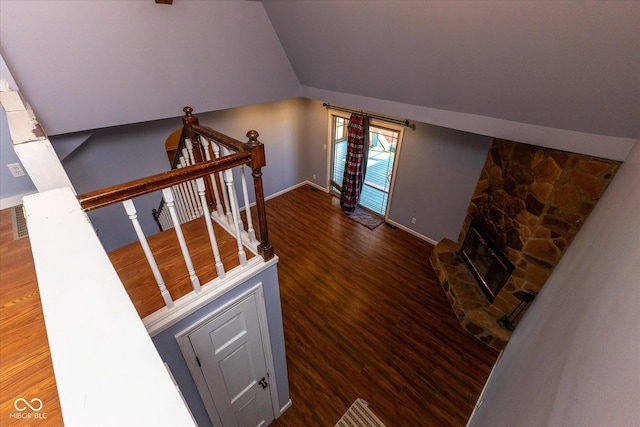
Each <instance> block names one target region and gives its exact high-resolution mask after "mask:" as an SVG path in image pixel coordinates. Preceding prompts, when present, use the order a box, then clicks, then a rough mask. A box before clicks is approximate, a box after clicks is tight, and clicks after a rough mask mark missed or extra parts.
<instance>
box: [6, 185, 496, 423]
mask: <svg viewBox="0 0 640 427" xmlns="http://www.w3.org/2000/svg"><path fill="white" fill-rule="evenodd" d="M267 210H268V220H269V235H270V238H271V240H272V242H273V244H274V245H275V249H276V254H277V255H278V256H279V257H280V262H279V264H278V271H279V278H280V290H281V297H282V311H283V319H284V331H285V342H286V351H287V362H288V369H289V382H290V389H291V398H292V401H293V405H292V406H291V408H290V409H289V410H288V411H287V412H285V414H284V415H282V416H281V417H280V418H279V419H278V420H276V421H275V422H274V423H273V424H272V425H273V426H275V427H294V426H295V427H302V426H305V427H306V426H318V427H323V426H333V425H334V424H335V423H336V422H337V421H338V419H339V418H340V416H341V415H342V414H343V413H344V412H345V411H346V409H347V408H348V407H349V406H350V405H351V404H352V403H353V401H354V400H355V399H356V398H358V397H360V398H363V399H365V400H366V401H368V402H369V405H370V408H371V409H372V410H373V412H374V413H375V414H376V415H378V417H379V418H380V419H381V420H382V421H383V422H384V423H385V424H386V425H387V426H388V427H393V426H402V427H404V426H463V425H464V424H465V423H466V420H467V418H468V417H469V415H470V414H471V411H472V409H473V406H474V404H475V402H476V400H477V398H478V395H479V393H480V391H481V389H482V386H483V384H484V383H485V381H486V379H487V377H488V375H489V372H490V370H491V367H492V366H493V364H494V362H495V359H496V357H497V352H496V351H495V350H493V349H491V348H489V347H487V346H485V345H484V344H483V343H481V342H479V341H477V340H476V339H475V338H473V337H471V336H470V335H468V334H467V333H465V332H464V331H463V330H462V329H461V327H460V325H459V324H458V322H457V320H456V318H455V316H454V314H453V311H452V309H451V307H450V306H449V304H448V302H447V300H446V298H445V296H444V293H443V291H442V289H441V287H440V284H439V283H438V281H437V279H436V277H435V274H434V272H433V270H432V268H431V266H430V264H429V261H428V258H429V255H430V253H431V250H432V245H430V244H429V243H426V242H424V241H422V240H420V239H418V238H416V237H415V236H412V235H410V234H408V233H406V232H404V231H402V230H398V229H396V230H394V229H392V228H390V227H388V226H386V225H381V226H379V227H378V228H376V229H375V230H369V229H368V228H366V227H364V226H362V225H360V224H358V223H356V222H354V221H352V220H351V219H349V218H348V217H346V216H344V215H343V214H342V211H341V210H340V208H339V206H338V205H337V200H336V199H334V198H333V197H332V196H330V195H328V194H326V193H323V192H314V191H312V190H311V187H309V186H303V187H300V188H298V189H296V190H293V191H291V192H289V193H286V194H284V195H281V196H279V197H276V198H274V199H272V200H269V201H268V202H267ZM0 225H1V229H0V240H1V241H0V261H1V263H0V274H1V276H0V279H1V280H0V412H1V413H0V416H1V418H0V425H3V426H4V425H28V424H25V420H17V419H9V418H8V414H9V413H10V412H11V411H12V408H13V403H14V401H15V399H16V398H18V397H29V398H33V397H38V398H40V399H41V400H42V401H43V403H44V405H45V407H46V410H47V414H48V417H49V418H48V419H47V420H40V421H38V422H37V425H62V417H61V412H60V404H59V401H58V396H57V391H56V388H55V379H54V376H53V369H52V367H51V358H50V355H49V348H48V343H47V337H46V331H45V329H44V320H43V316H42V309H41V308H40V300H39V296H38V289H37V284H36V280H35V273H34V271H33V260H32V258H31V253H30V247H29V241H28V238H25V239H21V240H17V241H14V240H13V237H12V235H11V225H10V213H9V210H3V211H0ZM111 257H112V259H113V260H114V261H115V262H116V263H117V262H118V259H120V260H121V262H122V260H126V259H127V256H122V254H121V253H120V254H111ZM132 262H133V261H132ZM152 287H155V284H154V283H153V284H152ZM132 297H133V298H134V300H137V301H138V302H137V303H136V305H139V304H140V302H141V301H144V300H146V299H147V298H145V297H143V296H134V294H132ZM155 299H157V298H155ZM139 310H140V308H139ZM31 422H32V424H33V425H36V423H35V422H34V420H31Z"/></svg>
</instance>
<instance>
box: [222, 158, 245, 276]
mask: <svg viewBox="0 0 640 427" xmlns="http://www.w3.org/2000/svg"><path fill="white" fill-rule="evenodd" d="M224 180H225V183H226V184H227V191H228V193H229V199H230V200H231V212H232V215H233V225H234V226H235V231H236V241H237V242H238V259H239V260H240V265H241V266H243V267H244V266H245V265H247V254H245V252H244V246H242V229H241V228H240V215H239V213H238V210H239V209H238V198H237V197H236V193H235V190H234V187H233V171H232V170H231V169H227V170H225V171H224Z"/></svg>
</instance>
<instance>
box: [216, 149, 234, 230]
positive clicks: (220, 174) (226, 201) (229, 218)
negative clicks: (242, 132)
mask: <svg viewBox="0 0 640 427" xmlns="http://www.w3.org/2000/svg"><path fill="white" fill-rule="evenodd" d="M212 146H213V154H214V155H215V157H216V159H219V158H220V146H219V145H218V144H216V143H214V142H212ZM222 155H223V156H224V155H226V149H225V148H224V147H223V152H222ZM218 178H219V179H220V182H225V178H224V172H223V171H220V172H218ZM222 198H223V199H224V206H225V207H226V209H227V212H226V215H227V224H231V223H232V221H233V216H232V214H231V206H230V204H229V197H228V196H227V192H226V191H223V192H222Z"/></svg>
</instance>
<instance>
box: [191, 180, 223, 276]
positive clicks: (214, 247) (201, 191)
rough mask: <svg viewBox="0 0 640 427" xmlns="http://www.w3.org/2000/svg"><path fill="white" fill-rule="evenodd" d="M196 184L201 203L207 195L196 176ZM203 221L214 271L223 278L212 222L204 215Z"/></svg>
mask: <svg viewBox="0 0 640 427" xmlns="http://www.w3.org/2000/svg"><path fill="white" fill-rule="evenodd" d="M196 185H197V186H198V195H199V196H200V200H201V201H202V203H206V202H207V195H206V192H205V186H204V179H203V178H198V179H197V180H196ZM204 220H205V223H206V224H207V231H208V232H209V240H210V241H211V249H212V250H213V259H214V260H215V263H216V271H217V272H218V278H220V279H224V276H225V272H224V266H223V265H222V259H221V258H220V251H219V250H218V242H217V241H216V235H215V233H214V231H213V224H212V223H211V216H209V215H204Z"/></svg>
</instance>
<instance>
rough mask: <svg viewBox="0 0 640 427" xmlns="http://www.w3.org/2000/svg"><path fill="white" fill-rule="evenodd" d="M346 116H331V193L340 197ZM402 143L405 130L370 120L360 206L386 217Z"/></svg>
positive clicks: (345, 138)
mask: <svg viewBox="0 0 640 427" xmlns="http://www.w3.org/2000/svg"><path fill="white" fill-rule="evenodd" d="M348 125H349V117H348V116H347V115H341V114H332V115H331V130H332V132H331V153H332V156H331V175H330V176H331V191H332V192H337V193H340V189H341V188H342V180H343V178H344V165H345V159H346V155H347V126H348ZM401 139H402V128H396V127H394V126H393V125H389V124H386V123H384V122H380V121H377V120H371V123H370V124H369V156H368V158H367V171H366V175H365V178H364V186H363V188H362V194H361V195H360V206H363V207H365V208H367V209H369V210H371V211H373V212H375V213H377V214H380V215H382V216H386V213H387V206H388V204H389V193H390V191H391V182H392V180H393V168H394V165H395V158H396V153H397V151H398V149H399V146H400V142H401Z"/></svg>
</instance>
